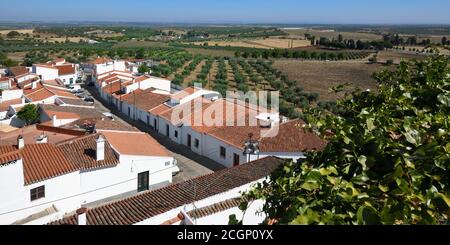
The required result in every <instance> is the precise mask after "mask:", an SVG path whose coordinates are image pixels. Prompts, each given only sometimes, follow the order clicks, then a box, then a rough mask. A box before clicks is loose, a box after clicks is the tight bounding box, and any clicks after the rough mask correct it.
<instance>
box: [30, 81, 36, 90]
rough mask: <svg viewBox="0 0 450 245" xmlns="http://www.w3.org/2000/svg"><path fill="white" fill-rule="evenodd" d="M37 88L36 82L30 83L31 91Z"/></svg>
mask: <svg viewBox="0 0 450 245" xmlns="http://www.w3.org/2000/svg"><path fill="white" fill-rule="evenodd" d="M36 88H37V82H36V81H35V82H32V83H31V89H36Z"/></svg>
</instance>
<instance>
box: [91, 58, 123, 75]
mask: <svg viewBox="0 0 450 245" xmlns="http://www.w3.org/2000/svg"><path fill="white" fill-rule="evenodd" d="M126 70H127V68H126V65H125V61H123V60H113V61H108V62H106V63H102V64H95V65H94V71H95V74H103V73H107V72H111V71H126Z"/></svg>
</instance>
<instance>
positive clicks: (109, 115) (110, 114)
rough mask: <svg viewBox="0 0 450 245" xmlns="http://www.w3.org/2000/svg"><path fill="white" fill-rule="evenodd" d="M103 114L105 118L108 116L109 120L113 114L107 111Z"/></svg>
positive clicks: (112, 117)
mask: <svg viewBox="0 0 450 245" xmlns="http://www.w3.org/2000/svg"><path fill="white" fill-rule="evenodd" d="M103 116H105V117H107V118H109V119H111V120H112V119H114V115H113V114H112V113H109V112H104V113H103Z"/></svg>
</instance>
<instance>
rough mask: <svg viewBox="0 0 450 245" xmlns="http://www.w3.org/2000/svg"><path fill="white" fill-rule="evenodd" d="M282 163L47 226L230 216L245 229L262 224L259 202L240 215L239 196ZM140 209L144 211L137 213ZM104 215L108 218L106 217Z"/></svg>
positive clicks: (230, 172) (227, 173)
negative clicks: (247, 226) (244, 226)
mask: <svg viewBox="0 0 450 245" xmlns="http://www.w3.org/2000/svg"><path fill="white" fill-rule="evenodd" d="M283 163H284V160H282V159H279V158H274V157H268V158H264V159H260V160H257V161H254V162H251V163H248V164H245V165H242V166H238V167H234V168H228V169H224V170H222V171H219V172H215V173H213V174H210V175H205V176H200V177H198V178H195V179H192V180H188V181H186V182H182V183H178V184H174V185H170V186H167V187H164V188H160V189H157V190H153V191H148V192H145V193H143V194H141V195H136V196H133V197H130V198H127V199H122V200H119V201H116V202H112V203H109V204H108V205H104V206H99V207H95V208H92V209H80V210H78V211H77V214H75V215H69V216H66V217H65V218H63V219H60V220H56V221H53V222H51V223H50V224H53V225H63V224H70V225H77V224H79V225H132V224H136V225H161V224H163V225H178V224H198V225H202V224H203V225H205V224H207V225H227V224H228V221H229V216H230V215H233V214H234V215H236V217H237V219H243V221H244V224H246V225H257V224H260V223H262V222H263V221H264V220H265V218H266V216H265V215H264V214H260V213H258V212H257V211H261V207H262V205H263V204H264V202H263V201H262V200H255V201H254V202H253V203H252V204H251V205H250V207H249V209H248V210H247V212H246V213H245V216H244V213H243V212H242V211H240V210H239V209H238V206H239V204H240V197H241V193H242V192H245V191H248V190H250V188H252V187H253V186H254V185H255V184H257V183H260V182H262V181H264V180H265V179H266V178H267V177H268V176H269V175H270V174H271V173H272V172H273V171H274V170H275V169H277V168H279V167H280V166H281V165H282V164H283ZM142 207H145V209H146V211H145V212H142ZM105 217H107V218H105Z"/></svg>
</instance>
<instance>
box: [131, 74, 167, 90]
mask: <svg viewBox="0 0 450 245" xmlns="http://www.w3.org/2000/svg"><path fill="white" fill-rule="evenodd" d="M170 85H171V82H170V81H169V80H167V79H162V78H157V77H148V78H147V79H145V80H143V81H140V82H136V83H133V84H131V85H128V86H127V87H125V89H124V92H125V94H128V93H131V92H132V91H134V90H136V89H141V90H146V89H149V88H154V89H158V90H162V91H166V92H170Z"/></svg>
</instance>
